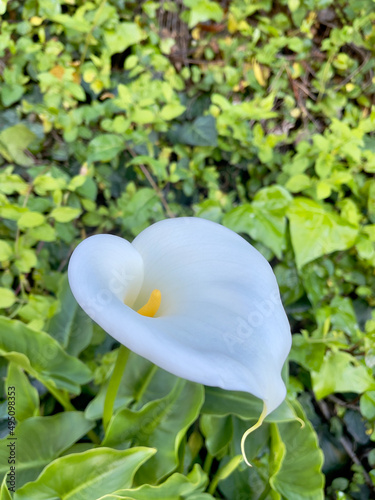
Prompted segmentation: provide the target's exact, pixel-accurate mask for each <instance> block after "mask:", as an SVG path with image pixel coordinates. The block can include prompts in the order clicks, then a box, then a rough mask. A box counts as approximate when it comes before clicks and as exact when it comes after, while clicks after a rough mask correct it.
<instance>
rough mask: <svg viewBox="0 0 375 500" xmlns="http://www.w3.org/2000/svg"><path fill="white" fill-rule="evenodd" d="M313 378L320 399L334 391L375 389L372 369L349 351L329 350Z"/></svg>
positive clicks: (315, 390)
mask: <svg viewBox="0 0 375 500" xmlns="http://www.w3.org/2000/svg"><path fill="white" fill-rule="evenodd" d="M311 378H312V382H313V388H314V392H315V395H316V397H317V398H318V399H321V398H324V397H325V396H328V394H332V393H334V392H355V393H358V394H360V393H362V392H365V391H371V390H375V380H374V378H373V377H372V375H371V373H370V370H369V369H368V368H367V367H365V366H364V365H363V364H362V363H361V362H360V361H357V360H356V359H355V358H354V357H353V356H352V355H350V354H349V353H347V352H333V351H328V352H327V353H326V355H325V358H324V361H323V364H322V367H321V368H320V370H319V371H312V372H311Z"/></svg>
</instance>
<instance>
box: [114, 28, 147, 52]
mask: <svg viewBox="0 0 375 500" xmlns="http://www.w3.org/2000/svg"><path fill="white" fill-rule="evenodd" d="M143 38H144V34H143V33H142V30H141V28H140V27H139V26H138V24H136V23H128V22H126V23H120V24H118V25H117V26H116V29H115V30H108V31H105V32H104V40H105V43H106V45H107V47H108V49H109V53H110V55H112V54H118V53H121V52H124V51H125V50H126V49H127V48H128V47H130V46H131V45H135V44H137V43H139V42H140V41H141V40H142V39H143Z"/></svg>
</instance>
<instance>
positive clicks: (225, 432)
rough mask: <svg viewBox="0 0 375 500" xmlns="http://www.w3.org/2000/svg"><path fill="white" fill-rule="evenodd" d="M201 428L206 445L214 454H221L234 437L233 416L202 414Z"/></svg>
mask: <svg viewBox="0 0 375 500" xmlns="http://www.w3.org/2000/svg"><path fill="white" fill-rule="evenodd" d="M199 425H200V429H201V431H202V433H203V435H204V437H205V442H206V447H207V450H208V451H209V453H210V454H211V455H213V456H216V455H219V454H220V453H221V452H223V451H224V450H225V447H226V446H228V444H229V443H230V441H231V439H232V437H233V424H232V419H231V417H229V416H228V417H218V416H216V415H205V414H203V415H201V418H200V421H199Z"/></svg>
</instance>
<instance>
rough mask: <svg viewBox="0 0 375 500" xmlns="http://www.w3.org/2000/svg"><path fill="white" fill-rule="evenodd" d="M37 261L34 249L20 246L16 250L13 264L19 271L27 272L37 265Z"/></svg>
mask: <svg viewBox="0 0 375 500" xmlns="http://www.w3.org/2000/svg"><path fill="white" fill-rule="evenodd" d="M37 262H38V259H37V258H36V253H35V250H33V249H31V248H22V249H21V250H20V251H19V252H17V255H16V259H15V261H14V264H15V266H16V267H17V269H18V270H19V271H20V272H21V273H29V272H30V271H31V269H32V268H33V267H35V266H36V265H37Z"/></svg>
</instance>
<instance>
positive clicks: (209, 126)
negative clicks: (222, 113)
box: [169, 115, 217, 146]
mask: <svg viewBox="0 0 375 500" xmlns="http://www.w3.org/2000/svg"><path fill="white" fill-rule="evenodd" d="M169 138H170V140H171V141H172V142H174V143H179V144H188V145H190V146H217V130H216V121H215V118H214V117H213V116H211V115H207V116H200V117H199V118H196V119H195V120H194V121H193V123H184V124H183V125H175V126H174V127H173V128H172V130H171V131H170V133H169Z"/></svg>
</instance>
